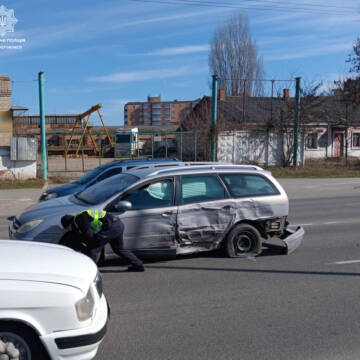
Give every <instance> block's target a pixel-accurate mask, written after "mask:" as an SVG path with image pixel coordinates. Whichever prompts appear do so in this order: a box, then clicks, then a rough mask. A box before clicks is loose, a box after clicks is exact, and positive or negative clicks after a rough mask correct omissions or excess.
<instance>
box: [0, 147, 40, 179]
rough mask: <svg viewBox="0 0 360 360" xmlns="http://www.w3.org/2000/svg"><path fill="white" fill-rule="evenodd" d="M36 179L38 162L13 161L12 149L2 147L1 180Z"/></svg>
mask: <svg viewBox="0 0 360 360" xmlns="http://www.w3.org/2000/svg"><path fill="white" fill-rule="evenodd" d="M33 178H36V161H11V160H10V147H7V146H0V179H7V180H16V179H18V180H26V179H33Z"/></svg>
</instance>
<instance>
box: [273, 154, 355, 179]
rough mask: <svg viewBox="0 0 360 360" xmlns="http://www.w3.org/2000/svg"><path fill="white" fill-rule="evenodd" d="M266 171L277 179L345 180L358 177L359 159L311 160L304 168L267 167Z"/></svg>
mask: <svg viewBox="0 0 360 360" xmlns="http://www.w3.org/2000/svg"><path fill="white" fill-rule="evenodd" d="M267 170H269V171H271V173H272V175H273V176H274V177H277V178H345V177H360V159H358V158H350V157H349V158H348V159H336V158H329V159H312V160H307V161H306V166H305V167H300V166H299V167H293V166H290V167H285V168H284V167H278V166H269V167H267Z"/></svg>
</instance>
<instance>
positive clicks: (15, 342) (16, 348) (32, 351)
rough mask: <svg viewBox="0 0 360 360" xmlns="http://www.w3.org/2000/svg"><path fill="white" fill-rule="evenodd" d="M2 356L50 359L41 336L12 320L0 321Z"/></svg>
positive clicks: (36, 359)
mask: <svg viewBox="0 0 360 360" xmlns="http://www.w3.org/2000/svg"><path fill="white" fill-rule="evenodd" d="M0 358H1V359H9V360H49V356H48V354H47V353H46V351H45V350H44V348H43V345H42V344H41V342H40V339H39V337H38V336H37V335H36V334H35V333H34V332H33V331H32V330H31V329H29V328H27V327H26V326H23V325H21V324H15V323H12V322H0Z"/></svg>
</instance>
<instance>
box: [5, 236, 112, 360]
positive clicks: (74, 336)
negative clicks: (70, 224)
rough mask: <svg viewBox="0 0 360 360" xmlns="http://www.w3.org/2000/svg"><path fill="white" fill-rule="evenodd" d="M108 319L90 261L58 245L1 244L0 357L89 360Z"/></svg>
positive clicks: (95, 274)
mask: <svg viewBox="0 0 360 360" xmlns="http://www.w3.org/2000/svg"><path fill="white" fill-rule="evenodd" d="M107 320H108V305H107V302H106V299H105V296H104V294H103V290H102V279H101V275H100V273H99V272H98V270H97V267H96V265H95V264H94V262H93V261H92V260H91V259H90V258H88V257H86V256H84V255H82V254H80V253H77V252H75V251H73V250H71V249H69V248H66V247H64V246H60V245H52V244H46V243H36V242H24V241H13V240H12V241H7V240H0V359H10V360H11V359H14V360H15V359H16V360H30V359H31V360H43V359H67V360H87V359H93V358H94V357H95V355H96V352H97V350H98V347H99V345H100V342H101V340H102V339H103V337H104V335H105V333H106V325H107Z"/></svg>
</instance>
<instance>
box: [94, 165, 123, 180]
mask: <svg viewBox="0 0 360 360" xmlns="http://www.w3.org/2000/svg"><path fill="white" fill-rule="evenodd" d="M121 172H122V168H121V167H118V168H113V169H110V170H108V171H105V172H104V173H102V174H101V175H100V176H99V177H98V178H97V179H96V182H99V181H102V180H105V179H107V178H109V177H110V176H113V175H117V174H120V173H121Z"/></svg>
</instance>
